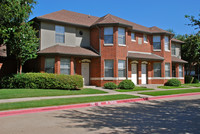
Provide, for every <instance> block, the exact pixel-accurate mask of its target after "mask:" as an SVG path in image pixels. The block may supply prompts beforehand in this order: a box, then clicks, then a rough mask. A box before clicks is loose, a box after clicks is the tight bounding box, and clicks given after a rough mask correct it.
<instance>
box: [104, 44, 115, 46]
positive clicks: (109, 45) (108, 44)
mask: <svg viewBox="0 0 200 134" xmlns="http://www.w3.org/2000/svg"><path fill="white" fill-rule="evenodd" d="M104 46H113V44H104Z"/></svg>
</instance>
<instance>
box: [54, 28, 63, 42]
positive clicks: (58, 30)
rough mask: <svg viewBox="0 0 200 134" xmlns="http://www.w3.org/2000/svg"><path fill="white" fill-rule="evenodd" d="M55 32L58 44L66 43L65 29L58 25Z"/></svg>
mask: <svg viewBox="0 0 200 134" xmlns="http://www.w3.org/2000/svg"><path fill="white" fill-rule="evenodd" d="M55 31H56V43H65V27H64V26H57V25H56V27H55Z"/></svg>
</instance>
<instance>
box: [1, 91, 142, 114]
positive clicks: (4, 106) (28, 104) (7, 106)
mask: <svg viewBox="0 0 200 134" xmlns="http://www.w3.org/2000/svg"><path fill="white" fill-rule="evenodd" d="M130 98H139V97H138V96H134V95H127V94H117V95H104V96H89V97H74V98H59V99H46V100H34V101H23V102H9V103H0V111H3V110H14V109H24V108H36V107H45V106H58V105H70V104H81V103H88V102H98V101H111V100H121V99H130Z"/></svg>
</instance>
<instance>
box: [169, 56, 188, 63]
mask: <svg viewBox="0 0 200 134" xmlns="http://www.w3.org/2000/svg"><path fill="white" fill-rule="evenodd" d="M172 62H175V63H188V62H187V61H185V60H182V59H180V58H178V57H175V56H172Z"/></svg>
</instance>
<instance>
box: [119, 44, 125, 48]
mask: <svg viewBox="0 0 200 134" xmlns="http://www.w3.org/2000/svg"><path fill="white" fill-rule="evenodd" d="M118 45H119V46H121V47H125V46H126V44H118Z"/></svg>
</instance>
